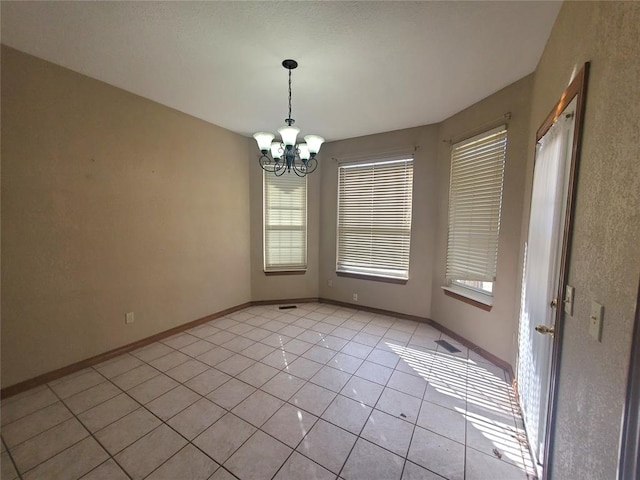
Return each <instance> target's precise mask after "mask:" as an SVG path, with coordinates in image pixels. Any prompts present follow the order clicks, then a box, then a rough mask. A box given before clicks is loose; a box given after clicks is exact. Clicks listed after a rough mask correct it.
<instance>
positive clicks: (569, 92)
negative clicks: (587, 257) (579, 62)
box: [534, 62, 589, 480]
mask: <svg viewBox="0 0 640 480" xmlns="http://www.w3.org/2000/svg"><path fill="white" fill-rule="evenodd" d="M588 77H589V62H586V63H585V64H584V66H583V67H582V69H581V70H580V71H579V72H578V73H577V74H576V76H575V77H574V78H573V80H572V81H571V83H570V84H569V86H568V87H567V88H566V90H565V91H564V92H563V93H562V95H561V97H560V100H558V102H557V103H556V104H555V106H554V107H553V109H552V110H551V112H550V113H549V115H547V117H546V118H545V120H544V122H542V125H540V128H538V130H537V132H536V143H537V142H538V141H539V140H540V139H541V138H542V137H544V135H545V134H546V133H547V132H548V131H549V129H550V128H551V127H552V126H553V124H554V123H555V122H556V120H557V119H558V117H559V116H560V115H561V114H562V112H563V111H564V110H565V108H567V106H568V105H569V103H571V101H572V100H573V99H574V98H577V102H576V112H575V126H574V134H573V142H572V146H571V165H570V168H569V179H568V183H569V185H568V191H567V203H566V206H565V221H564V232H563V235H562V248H561V250H560V252H561V256H560V271H559V275H558V291H557V292H556V298H557V299H558V307H557V308H556V309H555V318H554V323H555V325H554V330H555V333H554V337H553V347H552V354H551V378H550V381H549V401H548V404H547V405H548V406H547V418H546V424H547V425H546V431H545V438H544V447H543V459H544V463H543V465H542V480H550V479H551V478H552V477H551V465H552V457H553V442H554V437H555V425H556V408H557V400H558V398H557V390H558V383H559V372H560V359H561V354H562V338H563V336H564V308H563V305H564V303H563V302H562V300H563V299H564V296H565V286H566V278H567V273H568V270H569V260H570V257H571V238H572V235H573V216H574V214H575V196H576V185H577V177H578V163H579V160H580V149H581V145H582V132H583V125H584V112H585V104H586V94H587V80H588ZM534 165H535V158H534ZM534 168H535V167H534Z"/></svg>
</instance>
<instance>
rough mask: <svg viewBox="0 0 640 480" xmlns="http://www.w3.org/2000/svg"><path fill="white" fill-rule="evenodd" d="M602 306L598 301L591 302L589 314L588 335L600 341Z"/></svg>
mask: <svg viewBox="0 0 640 480" xmlns="http://www.w3.org/2000/svg"><path fill="white" fill-rule="evenodd" d="M603 315H604V307H603V306H602V305H600V304H599V303H598V302H591V316H590V317H589V335H591V336H592V337H593V338H595V339H596V340H597V341H599V342H600V341H602V317H603Z"/></svg>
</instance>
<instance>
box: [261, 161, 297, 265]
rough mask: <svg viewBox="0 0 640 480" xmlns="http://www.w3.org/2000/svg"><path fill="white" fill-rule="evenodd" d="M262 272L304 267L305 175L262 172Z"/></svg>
mask: <svg viewBox="0 0 640 480" xmlns="http://www.w3.org/2000/svg"><path fill="white" fill-rule="evenodd" d="M263 174H264V176H263V189H264V191H263V201H264V209H263V212H264V221H263V225H264V235H263V239H264V271H265V272H278V271H293V270H300V271H304V270H306V269H307V178H306V177H302V178H301V177H299V176H297V175H294V174H291V173H284V175H282V176H280V177H276V176H275V175H274V174H273V173H269V172H263Z"/></svg>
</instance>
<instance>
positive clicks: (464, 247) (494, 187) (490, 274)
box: [446, 126, 507, 303]
mask: <svg viewBox="0 0 640 480" xmlns="http://www.w3.org/2000/svg"><path fill="white" fill-rule="evenodd" d="M506 148H507V130H506V127H505V126H502V127H499V128H496V129H494V130H491V131H489V132H485V133H483V134H481V135H478V136H475V137H473V138H470V139H468V140H465V141H463V142H460V143H457V144H455V145H453V147H452V149H451V184H450V189H449V238H448V243H447V271H446V276H447V282H448V284H449V285H450V286H453V287H461V288H462V291H464V292H465V293H464V294H465V295H466V296H470V297H471V298H474V299H476V300H480V301H481V302H482V301H483V300H484V301H485V302H484V303H487V302H486V301H487V300H489V301H490V299H491V297H492V295H493V282H494V281H495V277H496V261H497V257H498V233H499V231H500V209H501V206H502V184H503V178H504V160H505V154H506ZM474 294H475V295H474ZM478 294H479V296H478Z"/></svg>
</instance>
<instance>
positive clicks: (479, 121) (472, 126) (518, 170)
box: [432, 75, 533, 366]
mask: <svg viewBox="0 0 640 480" xmlns="http://www.w3.org/2000/svg"><path fill="white" fill-rule="evenodd" d="M532 84H533V76H532V75H528V76H527V77H525V78H523V79H522V80H519V81H518V82H515V83H513V84H511V85H509V86H508V87H506V88H503V89H502V90H500V91H498V92H496V93H494V94H493V95H491V96H490V97H487V98H485V99H484V100H482V101H480V102H478V103H476V104H475V105H472V106H471V107H469V108H467V109H465V110H463V111H462V112H460V113H458V114H456V115H454V116H453V117H451V118H449V119H447V120H445V121H444V122H442V123H441V124H440V129H439V132H438V139H439V142H438V170H437V176H438V181H437V185H438V193H437V202H438V221H437V224H436V227H435V228H436V231H437V246H436V259H437V260H436V262H435V269H434V272H433V293H432V297H433V300H432V318H433V319H434V320H436V321H437V322H439V323H441V324H442V325H444V326H446V327H447V328H449V329H451V330H453V331H454V332H456V333H458V334H460V335H462V336H463V337H465V338H466V339H468V340H471V341H472V342H473V343H475V344H476V345H478V346H480V347H482V348H484V349H485V350H488V351H489V352H491V353H493V354H494V355H496V356H498V357H499V358H501V359H502V360H504V361H506V362H508V363H510V364H511V365H514V366H515V358H516V350H517V344H516V332H517V331H518V311H519V307H520V305H519V299H520V296H519V292H520V290H519V284H520V278H521V275H520V274H519V273H518V272H519V266H520V263H521V259H520V249H521V238H520V230H521V224H522V201H523V197H522V192H523V189H524V182H525V178H526V175H525V172H526V170H525V167H526V163H527V152H528V147H529V144H528V133H529V117H530V113H531V112H530V101H531V88H532ZM506 112H510V113H511V119H510V120H508V127H507V156H506V159H505V172H504V187H503V188H504V190H503V194H502V212H501V218H500V235H499V238H498V263H497V270H496V282H495V284H494V292H493V307H492V308H491V311H490V312H487V311H484V310H482V309H480V308H478V307H475V306H472V305H469V304H467V303H464V302H462V301H460V300H458V299H456V298H453V297H450V296H446V295H445V294H444V291H443V290H442V288H441V287H442V285H445V284H446V279H445V269H446V256H447V231H448V221H449V220H448V208H449V174H450V171H451V147H450V144H449V142H448V141H449V140H451V139H453V140H454V142H455V141H458V140H462V139H464V138H465V137H469V136H472V135H473V134H474V133H481V132H482V131H483V130H488V129H490V128H491V127H495V126H498V125H499V124H501V123H504V119H503V118H502V117H503V115H504V114H505V113H506ZM483 125H484V127H482V128H480V127H481V126H483Z"/></svg>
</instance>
